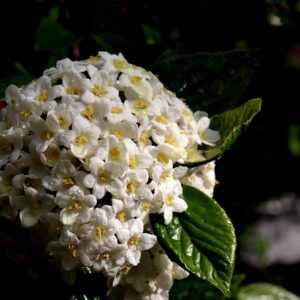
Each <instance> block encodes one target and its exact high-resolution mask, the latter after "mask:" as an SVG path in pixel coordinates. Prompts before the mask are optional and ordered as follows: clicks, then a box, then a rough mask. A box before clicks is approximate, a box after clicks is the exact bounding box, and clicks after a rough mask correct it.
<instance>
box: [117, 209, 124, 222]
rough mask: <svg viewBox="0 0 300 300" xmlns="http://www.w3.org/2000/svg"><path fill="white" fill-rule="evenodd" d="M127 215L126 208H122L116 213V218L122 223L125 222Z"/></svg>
mask: <svg viewBox="0 0 300 300" xmlns="http://www.w3.org/2000/svg"><path fill="white" fill-rule="evenodd" d="M125 217H126V213H125V211H124V210H121V211H119V212H118V213H117V214H116V218H117V219H118V220H119V221H120V222H121V223H124V222H125Z"/></svg>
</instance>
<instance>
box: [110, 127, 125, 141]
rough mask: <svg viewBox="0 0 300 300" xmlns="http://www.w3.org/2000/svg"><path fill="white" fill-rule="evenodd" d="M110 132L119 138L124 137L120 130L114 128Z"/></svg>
mask: <svg viewBox="0 0 300 300" xmlns="http://www.w3.org/2000/svg"><path fill="white" fill-rule="evenodd" d="M111 133H112V134H113V135H115V136H116V137H117V138H118V139H119V140H122V139H124V132H122V131H121V130H117V129H115V130H112V131H111Z"/></svg>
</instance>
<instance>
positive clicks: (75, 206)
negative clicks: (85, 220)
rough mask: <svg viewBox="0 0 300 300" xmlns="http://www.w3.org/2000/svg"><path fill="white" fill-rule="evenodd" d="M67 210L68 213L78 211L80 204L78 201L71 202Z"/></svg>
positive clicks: (80, 207)
mask: <svg viewBox="0 0 300 300" xmlns="http://www.w3.org/2000/svg"><path fill="white" fill-rule="evenodd" d="M67 209H68V210H70V211H72V210H75V211H80V210H81V209H82V205H81V202H80V201H78V200H73V201H71V203H70V204H69V205H68V207H67Z"/></svg>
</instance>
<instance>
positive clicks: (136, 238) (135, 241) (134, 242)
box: [117, 218, 156, 266]
mask: <svg viewBox="0 0 300 300" xmlns="http://www.w3.org/2000/svg"><path fill="white" fill-rule="evenodd" d="M126 225H127V226H126V227H125V226H124V227H123V228H121V229H120V230H119V231H118V232H117V236H118V239H119V241H120V242H121V243H122V244H123V245H127V247H128V248H127V252H126V258H127V260H128V262H129V263H130V264H132V265H134V266H136V265H137V264H138V263H139V260H140V257H141V251H144V250H148V249H150V248H152V247H153V246H154V245H155V243H156V236H154V235H152V234H149V233H143V227H144V226H143V222H142V220H141V219H139V218H137V219H132V220H130V221H128V222H127V223H126Z"/></svg>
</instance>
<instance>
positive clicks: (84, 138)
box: [74, 134, 89, 145]
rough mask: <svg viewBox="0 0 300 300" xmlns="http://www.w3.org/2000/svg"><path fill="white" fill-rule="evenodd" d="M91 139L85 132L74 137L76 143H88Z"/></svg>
mask: <svg viewBox="0 0 300 300" xmlns="http://www.w3.org/2000/svg"><path fill="white" fill-rule="evenodd" d="M88 141H89V139H88V138H87V136H86V135H84V134H81V135H78V136H77V137H76V138H75V139H74V142H75V144H77V145H85V144H87V143H88Z"/></svg>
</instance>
